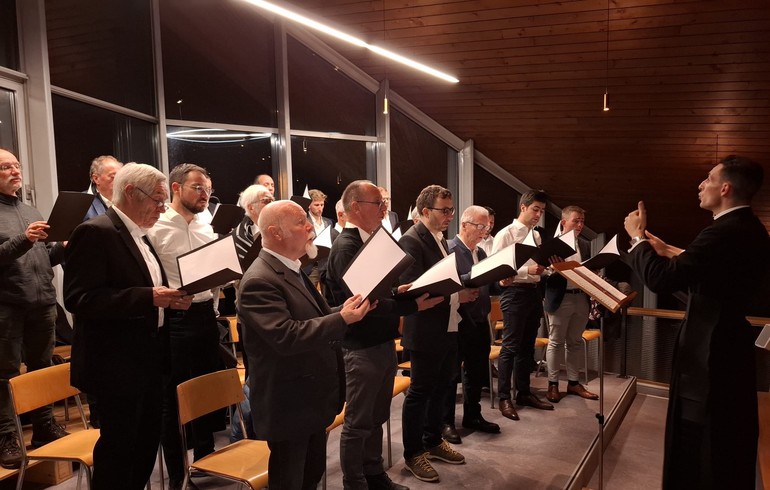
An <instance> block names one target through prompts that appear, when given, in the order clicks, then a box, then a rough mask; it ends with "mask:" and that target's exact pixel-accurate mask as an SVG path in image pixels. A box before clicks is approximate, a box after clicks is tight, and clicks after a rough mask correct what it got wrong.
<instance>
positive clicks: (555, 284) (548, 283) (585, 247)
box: [543, 240, 591, 313]
mask: <svg viewBox="0 0 770 490" xmlns="http://www.w3.org/2000/svg"><path fill="white" fill-rule="evenodd" d="M578 248H579V249H580V258H581V259H582V260H586V259H590V258H591V245H590V244H589V243H588V242H585V241H582V240H578ZM566 290H567V279H566V278H565V277H564V276H562V275H561V274H559V273H557V272H554V273H553V274H551V275H550V276H548V277H547V278H546V280H545V304H544V305H543V306H544V307H545V311H547V312H548V313H553V312H555V311H556V310H558V309H559V306H561V301H562V300H563V299H564V291H566Z"/></svg>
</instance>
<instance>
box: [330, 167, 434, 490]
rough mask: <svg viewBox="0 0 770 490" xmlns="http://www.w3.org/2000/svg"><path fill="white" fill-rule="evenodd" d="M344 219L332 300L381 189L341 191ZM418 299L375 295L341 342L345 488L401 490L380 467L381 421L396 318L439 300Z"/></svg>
mask: <svg viewBox="0 0 770 490" xmlns="http://www.w3.org/2000/svg"><path fill="white" fill-rule="evenodd" d="M342 205H343V208H344V210H345V214H346V216H347V223H346V224H345V228H344V229H343V230H342V232H341V233H340V235H339V236H338V237H337V239H336V240H335V241H334V244H333V245H332V248H331V252H330V253H329V261H328V271H327V277H326V285H327V288H328V290H329V291H330V292H331V295H332V296H333V298H334V304H336V305H340V304H342V303H343V302H344V301H345V299H346V298H349V297H350V296H352V292H351V291H350V290H349V289H348V287H347V286H346V285H345V283H344V282H343V279H342V276H343V274H344V273H345V271H346V269H347V268H348V266H349V265H350V263H351V262H352V261H353V259H354V258H355V256H356V254H357V253H358V251H359V250H361V248H362V247H363V246H364V242H365V241H366V240H368V239H369V237H370V236H371V234H372V233H373V232H374V231H375V230H376V229H377V227H378V226H380V223H381V222H382V218H383V216H384V213H385V211H386V210H387V206H386V205H385V202H384V200H383V198H382V196H381V194H380V191H379V189H378V188H377V187H376V186H375V185H374V184H372V183H371V182H369V181H367V180H357V181H355V182H352V183H351V184H350V185H348V186H347V188H346V189H345V192H343V194H342ZM427 296H428V295H427V294H425V295H423V296H421V297H419V298H417V300H394V299H392V298H377V308H376V309H375V310H374V311H372V312H371V313H370V314H368V315H367V316H365V317H364V318H363V319H362V320H361V321H360V322H357V323H354V324H352V325H351V326H350V328H349V329H348V331H347V332H346V333H345V339H344V340H343V341H342V347H343V354H344V359H345V372H346V401H347V405H346V407H345V421H344V425H343V426H342V436H341V437H340V459H341V465H342V474H343V485H344V488H345V489H362V490H366V489H367V488H368V489H372V490H374V489H382V490H387V489H391V490H403V489H406V488H407V487H405V486H403V485H399V484H397V483H394V482H393V481H391V479H390V478H389V477H388V475H387V473H385V469H384V468H383V466H382V424H384V423H385V422H386V421H387V420H388V418H389V417H390V402H391V398H392V396H393V378H394V377H395V375H396V363H397V361H396V350H395V346H394V345H393V339H395V338H396V337H398V336H399V333H398V323H399V317H400V316H404V315H410V314H412V313H415V312H417V311H418V310H424V309H427V308H431V307H432V306H433V305H436V304H438V303H440V302H441V301H442V300H443V298H433V299H427Z"/></svg>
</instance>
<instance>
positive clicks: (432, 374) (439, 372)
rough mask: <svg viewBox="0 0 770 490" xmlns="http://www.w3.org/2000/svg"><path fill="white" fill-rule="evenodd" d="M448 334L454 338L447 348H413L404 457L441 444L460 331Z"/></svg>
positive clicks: (404, 421) (404, 420) (404, 416)
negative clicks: (428, 349)
mask: <svg viewBox="0 0 770 490" xmlns="http://www.w3.org/2000/svg"><path fill="white" fill-rule="evenodd" d="M448 335H450V336H451V337H455V338H452V339H451V340H452V341H451V342H449V343H448V344H447V345H448V347H447V348H446V349H439V350H436V351H429V352H428V351H415V350H412V351H410V355H411V361H412V372H411V378H412V382H411V384H410V385H409V391H408V392H407V394H406V400H404V406H403V411H402V416H401V425H402V430H403V438H404V458H405V459H407V458H411V457H412V456H415V455H417V454H421V453H422V452H424V451H426V450H428V449H430V448H433V447H436V446H438V445H439V444H441V424H442V421H443V419H444V412H445V407H446V398H447V396H448V395H447V393H448V392H450V391H451V389H452V387H456V384H454V382H455V377H456V376H457V340H456V335H457V334H448Z"/></svg>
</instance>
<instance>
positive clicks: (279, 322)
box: [238, 249, 347, 441]
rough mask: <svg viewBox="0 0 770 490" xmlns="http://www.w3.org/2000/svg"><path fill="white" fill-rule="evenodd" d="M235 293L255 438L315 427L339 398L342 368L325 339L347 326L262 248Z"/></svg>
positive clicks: (330, 415) (293, 434) (304, 432)
mask: <svg viewBox="0 0 770 490" xmlns="http://www.w3.org/2000/svg"><path fill="white" fill-rule="evenodd" d="M239 298H240V300H239V304H238V316H239V317H240V320H241V324H242V325H243V345H244V349H245V351H246V354H247V355H248V359H249V389H250V390H251V392H250V397H249V401H250V403H251V414H252V419H253V424H254V432H255V433H256V435H257V438H259V439H263V440H270V441H282V440H291V439H298V438H302V437H306V436H308V435H310V434H312V433H316V432H318V431H323V430H324V429H326V427H327V426H328V425H329V424H330V423H331V422H332V420H334V417H335V416H336V415H337V413H339V411H340V410H341V408H342V402H343V401H344V393H341V392H340V383H341V382H343V381H342V376H344V372H343V371H342V369H341V365H340V363H339V360H340V358H339V357H338V355H337V354H338V351H337V350H336V349H334V348H333V347H332V345H331V342H332V341H335V340H341V339H342V338H343V336H344V335H345V331H346V330H347V326H346V324H345V321H344V320H343V319H342V316H341V315H340V314H339V313H336V311H337V310H336V309H335V310H333V309H331V308H329V306H328V305H327V304H326V302H325V301H324V299H323V298H322V297H321V295H320V294H318V293H317V292H311V291H309V290H308V288H307V287H305V285H304V284H303V283H302V280H301V279H300V278H299V276H298V275H297V274H295V273H294V272H293V271H292V270H291V269H289V268H288V267H286V266H285V265H284V264H283V263H282V262H281V261H280V260H278V259H277V258H276V257H274V256H272V255H271V254H270V253H268V252H267V251H266V250H264V249H263V250H262V251H260V253H259V257H258V258H257V260H255V261H254V263H253V264H252V265H251V267H249V269H248V270H247V271H246V274H244V275H243V279H241V284H240V296H239ZM343 386H344V385H343Z"/></svg>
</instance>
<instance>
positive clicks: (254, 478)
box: [176, 369, 270, 490]
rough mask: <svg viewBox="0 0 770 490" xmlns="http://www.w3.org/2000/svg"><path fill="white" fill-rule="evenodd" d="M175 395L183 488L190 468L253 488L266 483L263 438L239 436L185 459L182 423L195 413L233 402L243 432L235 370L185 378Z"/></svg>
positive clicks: (267, 452)
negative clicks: (250, 438) (217, 447)
mask: <svg viewBox="0 0 770 490" xmlns="http://www.w3.org/2000/svg"><path fill="white" fill-rule="evenodd" d="M176 396H177V404H178V407H179V431H180V434H181V436H182V449H183V451H182V454H183V455H184V463H185V476H184V483H183V485H182V488H183V489H186V488H187V485H188V484H189V482H190V472H192V471H194V470H195V471H199V472H201V473H206V474H209V475H213V476H218V477H220V478H225V479H228V480H232V481H236V482H239V483H241V484H242V485H244V486H245V487H247V488H251V489H253V490H257V489H261V488H263V487H266V486H267V463H268V460H269V458H270V450H269V449H268V447H267V443H266V442H265V441H254V440H249V439H242V440H240V441H236V442H234V443H232V444H230V445H227V446H225V447H223V448H221V449H218V450H216V451H214V452H213V453H211V454H209V455H208V456H205V457H203V458H201V459H199V460H197V461H194V462H192V463H190V462H189V456H188V446H187V434H186V432H187V431H186V430H185V426H186V425H187V424H189V423H190V422H191V421H193V420H195V419H197V418H198V417H201V416H203V415H206V414H209V413H211V412H214V411H215V410H219V409H222V408H225V407H229V406H231V405H235V406H236V410H238V414H239V415H240V424H241V430H242V431H243V434H246V427H245V426H244V424H243V413H242V412H241V402H242V401H243V399H244V395H243V387H242V386H241V382H240V379H239V377H238V370H237V369H225V370H223V371H217V372H215V373H210V374H205V375H203V376H198V377H197V378H193V379H191V380H189V381H185V382H184V383H182V384H180V385H179V386H177V387H176Z"/></svg>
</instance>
